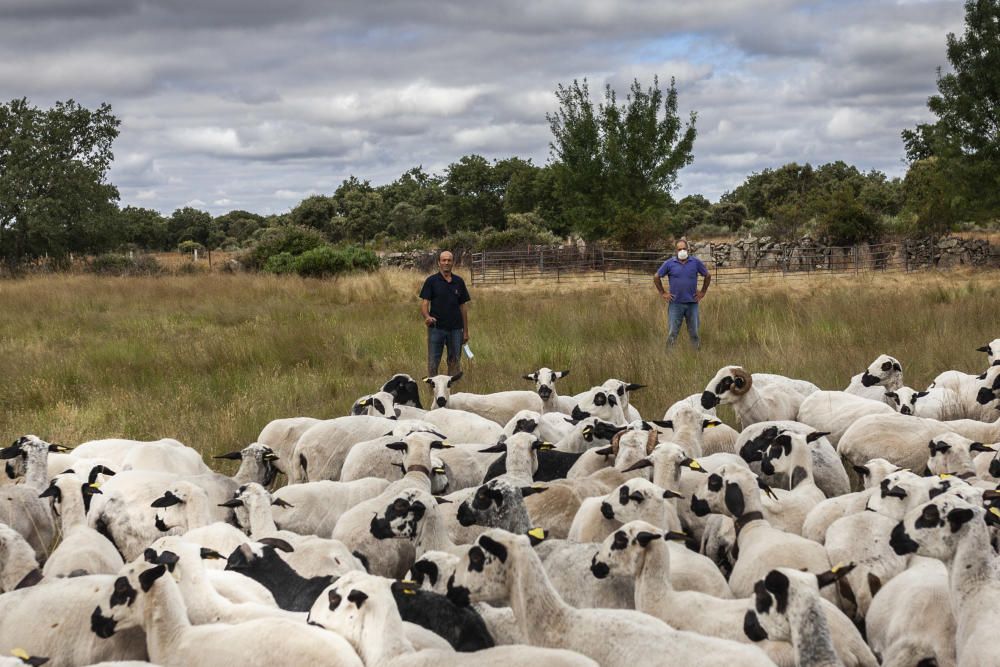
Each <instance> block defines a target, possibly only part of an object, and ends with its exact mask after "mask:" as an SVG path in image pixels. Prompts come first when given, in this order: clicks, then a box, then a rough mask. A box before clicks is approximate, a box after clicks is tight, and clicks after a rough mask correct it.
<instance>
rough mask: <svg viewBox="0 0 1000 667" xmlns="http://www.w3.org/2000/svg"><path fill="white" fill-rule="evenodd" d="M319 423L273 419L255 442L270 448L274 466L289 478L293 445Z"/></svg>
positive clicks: (300, 418) (312, 420) (317, 421)
mask: <svg viewBox="0 0 1000 667" xmlns="http://www.w3.org/2000/svg"><path fill="white" fill-rule="evenodd" d="M319 422H320V420H319V419H315V418H313V417H286V418H284V419H275V420H273V421H270V422H268V423H267V425H266V426H264V428H263V429H261V432H260V435H258V436H257V442H259V443H260V444H262V445H267V446H268V447H270V448H271V449H272V450H273V451H274V453H275V455H276V456H277V458H276V459H275V461H274V466H275V467H276V468H277V469H278V470H280V471H281V472H283V473H284V474H285V476H286V477H289V479H290V478H291V473H290V470H291V463H292V454H293V453H294V452H295V443H297V442H298V441H299V438H301V437H302V434H303V433H305V432H306V431H308V430H309V429H310V428H312V427H313V426H315V425H316V424H318V423H319Z"/></svg>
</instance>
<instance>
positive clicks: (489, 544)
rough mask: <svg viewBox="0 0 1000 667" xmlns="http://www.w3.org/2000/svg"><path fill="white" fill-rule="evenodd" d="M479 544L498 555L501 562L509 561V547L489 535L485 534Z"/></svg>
mask: <svg viewBox="0 0 1000 667" xmlns="http://www.w3.org/2000/svg"><path fill="white" fill-rule="evenodd" d="M479 546H480V547H482V548H483V549H485V550H486V551H488V552H489V553H491V554H493V555H494V556H496V557H497V559H498V560H499V561H500V562H501V563H506V562H507V547H505V546H504V545H502V544H500V543H499V542H497V541H496V540H494V539H493V538H491V537H489V536H488V535H483V536H481V537H480V538H479Z"/></svg>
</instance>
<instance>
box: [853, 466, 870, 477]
mask: <svg viewBox="0 0 1000 667" xmlns="http://www.w3.org/2000/svg"><path fill="white" fill-rule="evenodd" d="M853 467H854V472H856V473H858V475H860V476H861V477H867V476H868V475H870V474H872V471H871V470H869V469H868V468H867V467H866V466H859V465H856V466H853Z"/></svg>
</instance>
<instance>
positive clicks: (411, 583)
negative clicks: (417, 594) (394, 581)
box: [399, 579, 417, 586]
mask: <svg viewBox="0 0 1000 667" xmlns="http://www.w3.org/2000/svg"><path fill="white" fill-rule="evenodd" d="M399 583H401V584H406V585H407V586H416V585H417V582H415V581H413V579H402V580H400V582H399Z"/></svg>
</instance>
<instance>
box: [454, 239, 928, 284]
mask: <svg viewBox="0 0 1000 667" xmlns="http://www.w3.org/2000/svg"><path fill="white" fill-rule="evenodd" d="M732 252H737V251H736V249H734V250H733V251H732ZM732 252H731V254H732ZM672 254H673V253H672V252H671V251H662V250H654V251H636V250H609V249H605V248H601V247H588V248H586V249H580V248H576V247H563V248H532V249H526V250H504V251H486V252H476V253H472V259H471V263H470V264H471V266H470V275H471V278H472V284H473V285H502V284H510V283H517V282H519V281H530V280H538V279H545V280H555V282H557V283H559V282H564V281H565V282H569V281H580V280H597V281H606V282H626V283H631V282H633V281H642V282H646V281H648V280H649V279H650V277H651V276H652V275H653V273H655V272H656V270H657V269H658V268H659V267H660V265H661V264H662V263H663V262H664V261H666V260H667V259H668V258H669V257H671V256H672ZM737 255H738V256H737V257H735V258H732V257H731V258H730V259H726V260H718V259H715V258H712V257H709V256H701V257H699V258H700V259H701V260H702V261H703V262H704V263H705V266H706V267H708V270H709V271H710V272H711V274H712V282H713V283H716V284H735V283H748V282H751V281H753V280H762V279H772V278H804V277H810V276H825V275H852V274H861V273H869V272H873V271H878V272H882V273H890V272H905V271H912V270H916V269H919V268H926V266H927V265H926V264H920V265H918V264H916V263H915V262H914V261H913V260H912V259H911V258H910V255H911V253H910V252H909V251H908V249H907V247H906V244H903V243H884V244H879V245H866V246H844V247H822V248H819V247H817V248H801V247H793V248H784V249H777V248H776V249H770V250H764V251H757V250H756V249H754V250H752V251H749V252H746V253H745V254H744V253H742V251H739V252H737Z"/></svg>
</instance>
